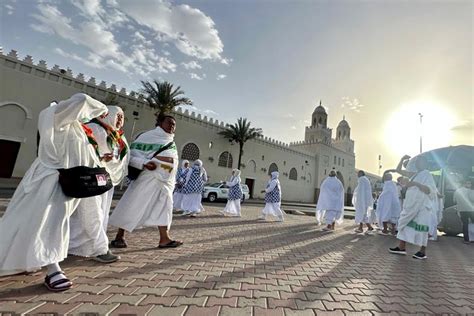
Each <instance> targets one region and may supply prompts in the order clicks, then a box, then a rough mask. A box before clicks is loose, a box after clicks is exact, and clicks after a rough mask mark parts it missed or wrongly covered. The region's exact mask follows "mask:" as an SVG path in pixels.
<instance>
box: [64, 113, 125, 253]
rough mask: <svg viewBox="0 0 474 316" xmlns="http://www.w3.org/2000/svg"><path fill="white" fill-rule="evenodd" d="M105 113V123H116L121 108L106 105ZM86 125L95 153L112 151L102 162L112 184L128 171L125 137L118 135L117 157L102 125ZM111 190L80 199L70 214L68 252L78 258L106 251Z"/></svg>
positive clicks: (101, 153)
mask: <svg viewBox="0 0 474 316" xmlns="http://www.w3.org/2000/svg"><path fill="white" fill-rule="evenodd" d="M108 110H109V113H108V115H107V116H106V117H105V118H103V119H100V120H101V121H102V122H103V123H105V124H107V125H109V126H116V124H117V123H116V116H117V115H118V114H122V115H123V111H122V109H120V108H119V107H117V106H109V107H108ZM87 126H88V127H90V129H91V130H92V132H93V134H94V137H95V139H96V141H97V144H98V149H99V154H100V156H101V157H103V156H104V155H105V154H112V155H113V158H112V160H110V161H108V162H104V161H103V163H104V164H105V168H106V169H107V172H108V173H109V174H110V177H111V180H112V184H113V185H114V186H116V185H118V184H119V183H120V182H121V181H122V180H123V178H124V177H125V176H126V175H127V172H128V160H129V154H128V145H127V143H126V139H125V136H123V135H122V140H123V142H124V146H126V147H127V148H125V149H124V150H125V151H126V154H125V156H124V157H122V158H120V156H119V152H118V148H117V147H116V146H118V144H114V145H113V147H114V148H112V147H111V144H109V143H107V136H108V135H107V132H106V130H105V129H104V127H102V126H100V125H99V124H98V123H89V124H87ZM113 194H114V189H113V188H112V189H111V190H109V191H107V192H105V193H104V194H102V195H98V196H93V197H89V198H84V199H81V202H80V203H79V205H78V207H77V209H76V211H75V212H74V214H73V215H72V216H71V222H70V227H71V234H70V236H71V237H70V241H69V251H68V253H69V254H71V255H75V256H81V257H95V256H99V255H103V254H106V253H107V252H108V250H109V239H108V237H107V225H108V221H109V212H110V206H111V204H112V198H113Z"/></svg>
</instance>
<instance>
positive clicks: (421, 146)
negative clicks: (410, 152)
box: [418, 113, 423, 154]
mask: <svg viewBox="0 0 474 316" xmlns="http://www.w3.org/2000/svg"><path fill="white" fill-rule="evenodd" d="M418 116H419V117H420V154H421V153H422V152H423V114H421V113H418Z"/></svg>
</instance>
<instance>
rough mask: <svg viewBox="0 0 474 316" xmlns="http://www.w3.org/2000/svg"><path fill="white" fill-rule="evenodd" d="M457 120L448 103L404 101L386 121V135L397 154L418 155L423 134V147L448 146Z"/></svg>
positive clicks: (390, 146)
mask: <svg viewBox="0 0 474 316" xmlns="http://www.w3.org/2000/svg"><path fill="white" fill-rule="evenodd" d="M420 113H421V115H422V116H423V117H422V123H421V124H420V115H419V114H420ZM454 124H455V118H454V116H453V114H452V113H451V112H450V111H449V110H448V109H446V108H445V107H443V106H441V105H439V104H437V103H435V102H430V101H414V102H409V103H406V104H402V105H401V106H400V107H399V108H398V110H396V111H395V112H394V113H393V114H392V116H391V117H390V118H389V120H388V121H387V123H386V125H385V133H384V136H385V137H384V138H385V140H386V145H387V147H388V148H389V149H390V150H391V151H392V152H393V153H394V154H397V155H399V156H402V155H404V154H409V155H416V154H418V153H419V152H420V149H419V148H420V134H421V135H423V151H426V150H430V149H434V148H438V147H444V146H448V145H449V144H450V141H451V138H452V132H451V128H452V127H453V126H454Z"/></svg>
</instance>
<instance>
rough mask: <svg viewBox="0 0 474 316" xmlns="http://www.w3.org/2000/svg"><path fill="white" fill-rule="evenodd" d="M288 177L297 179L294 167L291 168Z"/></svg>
mask: <svg viewBox="0 0 474 316" xmlns="http://www.w3.org/2000/svg"><path fill="white" fill-rule="evenodd" d="M289 178H290V180H295V181H296V180H298V171H296V168H291V170H290V176H289Z"/></svg>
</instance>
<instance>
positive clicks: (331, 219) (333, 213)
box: [316, 170, 344, 231]
mask: <svg viewBox="0 0 474 316" xmlns="http://www.w3.org/2000/svg"><path fill="white" fill-rule="evenodd" d="M323 212H324V219H325V223H326V225H327V226H326V227H324V228H323V230H324V231H334V230H335V226H336V222H337V223H338V224H341V223H342V220H343V218H344V186H343V185H342V183H341V181H339V179H338V178H337V177H336V171H334V170H331V172H329V177H327V178H326V179H324V181H323V183H322V184H321V192H320V194H319V198H318V203H317V204H316V218H317V220H318V222H319V221H320V220H321V217H323V215H322V214H323Z"/></svg>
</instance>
